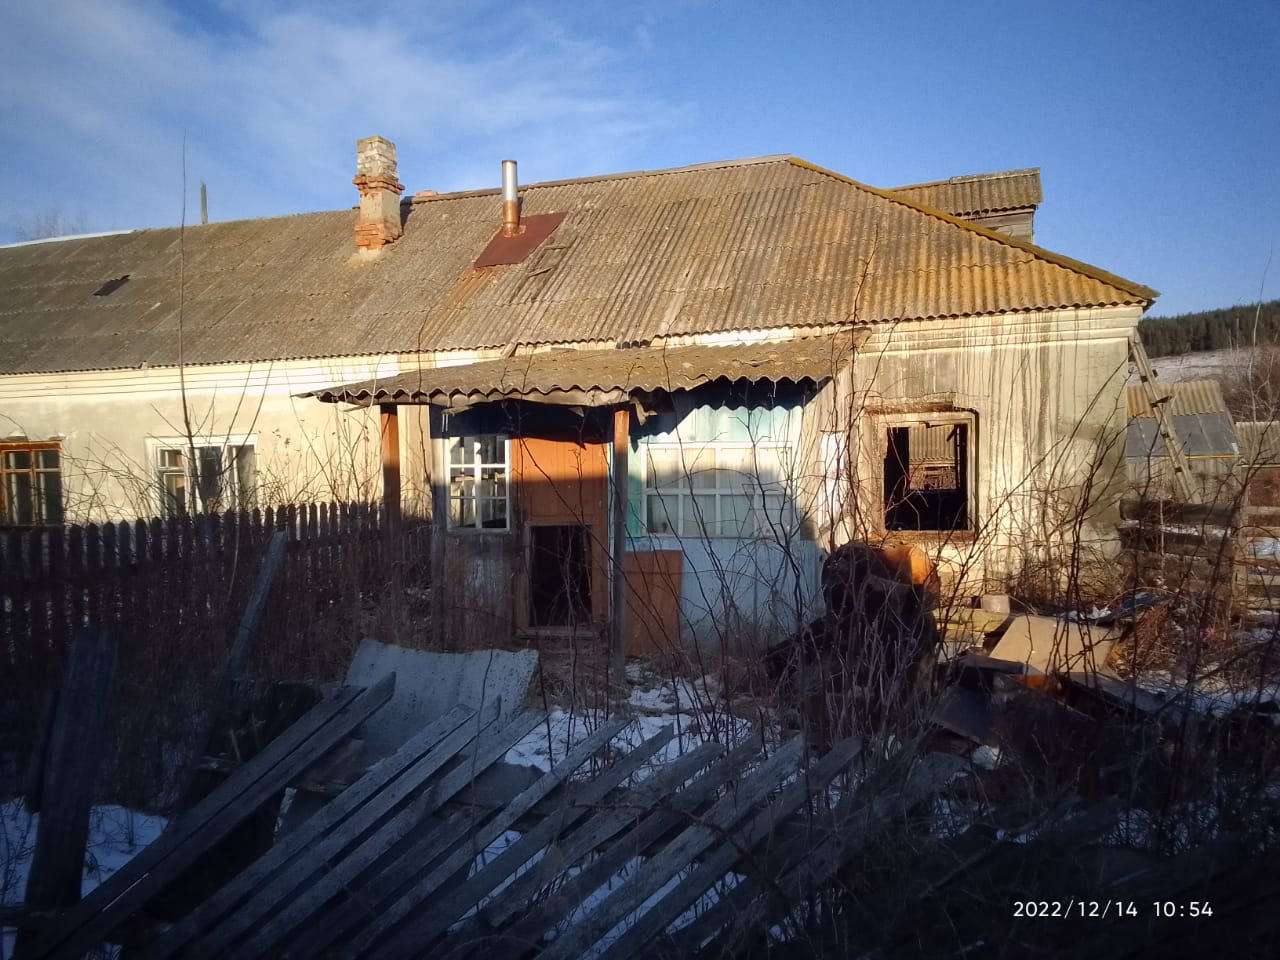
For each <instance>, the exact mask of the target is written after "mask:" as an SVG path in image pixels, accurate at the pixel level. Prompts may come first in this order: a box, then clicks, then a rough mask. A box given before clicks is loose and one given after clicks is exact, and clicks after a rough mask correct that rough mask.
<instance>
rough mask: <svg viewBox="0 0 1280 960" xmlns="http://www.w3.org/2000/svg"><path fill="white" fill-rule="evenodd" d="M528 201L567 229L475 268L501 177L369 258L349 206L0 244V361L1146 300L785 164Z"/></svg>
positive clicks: (436, 203)
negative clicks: (358, 251)
mask: <svg viewBox="0 0 1280 960" xmlns="http://www.w3.org/2000/svg"><path fill="white" fill-rule="evenodd" d="M522 197H523V211H524V214H525V215H526V216H536V215H539V214H550V213H563V214H564V215H565V218H564V221H563V223H562V224H561V225H560V227H559V228H558V229H557V230H556V231H555V233H554V234H553V235H552V236H551V237H550V238H549V239H548V240H547V241H546V242H545V243H544V244H542V245H541V246H540V247H539V248H538V250H536V251H534V252H533V254H532V255H531V256H530V257H529V258H528V259H527V260H525V261H524V262H523V263H517V264H510V265H505V266H495V267H489V268H485V269H477V268H475V267H474V265H473V264H474V261H475V259H476V257H477V256H478V255H479V254H480V252H481V251H482V250H483V249H484V247H485V245H486V244H487V243H488V242H489V240H490V239H491V238H492V236H493V233H494V230H495V229H496V228H497V225H498V224H499V223H500V222H501V200H500V197H499V194H498V191H496V190H495V191H484V192H473V193H465V194H453V195H444V196H438V197H431V198H424V199H422V200H420V201H415V202H414V203H412V204H411V205H408V206H406V208H405V209H406V212H407V214H408V216H407V220H406V223H405V234H404V236H403V237H402V238H401V239H399V240H397V241H396V242H395V243H393V244H392V245H390V246H389V247H387V248H386V249H385V250H384V251H383V252H382V253H381V254H380V255H379V256H377V257H374V258H361V257H357V256H355V255H354V254H355V248H354V243H353V225H354V217H355V215H354V213H353V212H351V211H338V212H334V213H317V214H308V215H303V216H295V217H282V218H275V219H269V220H253V221H240V222H232V223H215V224H209V225H205V226H199V227H188V228H187V229H186V230H185V232H183V233H181V234H180V232H179V231H178V230H176V229H165V230H144V231H138V232H136V233H130V234H123V235H116V236H108V237H97V238H84V239H78V240H65V241H60V242H50V243H39V244H30V245H26V246H16V247H10V248H4V249H0V292H2V295H0V373H25V372H55V371H67V370H90V369H108V368H126V367H141V366H143V365H148V366H171V365H174V364H176V363H178V360H179V358H178V349H177V341H178V338H177V335H176V334H177V330H178V322H179V317H180V316H181V321H182V329H183V346H184V351H183V359H184V360H185V362H187V363H196V364H203V363H218V362H227V361H261V360H278V359H293V358H304V357H337V356H361V355H373V354H394V353H414V352H420V351H428V352H429V351H446V350H459V349H486V348H498V347H506V346H510V345H513V344H515V345H518V344H554V343H574V344H583V343H600V344H602V345H606V344H607V345H613V344H620V345H642V344H646V343H652V342H655V341H660V340H661V339H662V338H664V337H675V336H686V335H702V334H714V333H721V332H734V331H752V330H768V329H777V328H780V327H793V328H805V327H810V328H814V327H824V326H830V325H838V324H846V323H847V324H856V323H874V322H881V321H893V320H912V319H922V318H931V317H953V316H969V315H979V314H991V313H1002V312H1009V311H1030V310H1047V309H1054V308H1060V307H1096V306H1106V305H1116V304H1146V303H1149V302H1150V301H1151V300H1152V299H1153V298H1154V296H1155V293H1154V291H1152V290H1149V289H1147V288H1146V287H1142V286H1140V285H1138V284H1134V283H1131V282H1130V281H1127V280H1123V279H1121V278H1119V277H1115V276H1112V275H1111V274H1108V273H1106V272H1105V271H1101V270H1098V269H1097V268H1094V267H1090V266H1087V265H1085V264H1082V263H1079V262H1077V261H1074V260H1070V259H1068V258H1065V257H1061V256H1058V255H1056V254H1053V253H1050V252H1048V251H1045V250H1042V249H1040V248H1038V247H1034V246H1032V245H1030V244H1027V243H1023V242H1021V241H1018V240H1014V239H1012V238H1009V237H1001V236H998V235H996V234H992V233H990V232H989V231H986V230H983V229H981V228H978V227H975V226H973V225H971V224H967V223H964V222H962V221H959V220H957V219H955V218H954V217H951V216H948V215H946V214H945V213H939V212H937V211H934V210H929V209H925V208H922V207H920V206H918V205H917V204H915V203H913V202H911V201H909V200H906V199H903V198H902V197H900V196H895V195H893V194H890V193H887V192H885V191H879V190H875V189H873V188H870V187H866V186H865V185H862V184H859V183H857V182H855V181H852V180H849V179H847V178H844V177H841V176H840V175H838V174H834V173H832V172H830V171H826V170H822V169H820V168H817V167H814V166H812V165H810V164H806V163H804V162H803V161H799V160H796V159H794V158H786V157H783V158H777V157H774V158H763V159H761V160H756V161H734V162H729V163H723V164H707V165H701V166H698V167H691V168H681V169H676V170H669V171H657V172H650V173H643V174H633V175H613V176H608V177H601V178H595V179H585V180H578V181H566V182H559V183H546V184H532V185H528V186H525V187H524V188H523V189H522ZM124 274H128V275H129V277H130V279H129V280H128V281H127V282H125V283H124V284H122V285H121V286H120V287H119V289H117V290H116V291H115V292H113V293H111V294H110V295H109V296H97V297H95V296H93V293H94V291H95V290H97V289H99V288H100V287H101V286H102V284H103V283H104V282H105V281H106V280H109V279H112V278H116V277H120V276H123V275H124ZM180 276H181V277H183V284H182V290H181V296H180V295H179V277H180ZM180 302H181V310H180V309H179V303H180Z"/></svg>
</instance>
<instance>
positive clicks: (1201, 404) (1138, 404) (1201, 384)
mask: <svg viewBox="0 0 1280 960" xmlns="http://www.w3.org/2000/svg"><path fill="white" fill-rule="evenodd" d="M1155 392H1156V396H1157V399H1158V400H1159V399H1160V398H1167V399H1163V400H1162V401H1161V402H1162V403H1163V405H1164V407H1165V410H1166V411H1167V412H1168V413H1170V414H1172V415H1173V416H1180V417H1181V416H1194V415H1196V414H1201V413H1227V412H1228V411H1227V401H1226V400H1224V399H1223V398H1222V384H1220V383H1219V382H1218V381H1217V380H1178V381H1171V382H1169V383H1157V384H1156V385H1155ZM1124 398H1125V406H1126V407H1127V408H1128V413H1129V416H1130V417H1154V414H1153V413H1152V412H1151V404H1150V403H1149V402H1148V401H1147V395H1146V392H1145V391H1144V390H1143V389H1142V384H1140V383H1130V384H1126V386H1125V392H1124Z"/></svg>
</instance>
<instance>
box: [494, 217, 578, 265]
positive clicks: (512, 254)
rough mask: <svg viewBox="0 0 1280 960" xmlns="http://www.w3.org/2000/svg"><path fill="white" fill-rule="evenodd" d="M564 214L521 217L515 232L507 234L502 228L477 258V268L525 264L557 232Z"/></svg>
mask: <svg viewBox="0 0 1280 960" xmlns="http://www.w3.org/2000/svg"><path fill="white" fill-rule="evenodd" d="M565 216H566V215H565V214H563V213H542V214H538V215H537V216H532V217H522V218H521V219H520V225H519V226H518V227H517V228H516V232H515V233H513V234H511V235H510V236H508V235H507V232H506V227H500V228H499V229H498V232H497V233H495V234H494V235H493V239H492V240H490V241H489V245H488V246H486V247H485V248H484V250H483V251H482V252H481V254H480V256H478V257H476V262H475V266H476V268H477V269H481V268H484V267H501V266H508V265H510V264H513V263H523V262H524V261H525V259H526V258H527V257H528V256H529V254H531V253H533V251H534V250H537V249H538V247H540V246H542V243H543V241H544V240H546V239H547V237H549V236H551V235H552V234H553V233H555V232H556V228H557V227H558V226H560V224H561V223H562V222H564V218H565Z"/></svg>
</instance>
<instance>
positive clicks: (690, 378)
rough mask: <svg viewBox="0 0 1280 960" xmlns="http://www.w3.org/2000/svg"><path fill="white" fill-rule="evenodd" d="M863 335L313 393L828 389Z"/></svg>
mask: <svg viewBox="0 0 1280 960" xmlns="http://www.w3.org/2000/svg"><path fill="white" fill-rule="evenodd" d="M863 336H865V333H864V332H859V333H856V334H855V333H853V332H842V333H839V334H835V335H831V336H824V337H811V338H808V339H803V340H784V341H773V342H768V343H750V344H741V343H739V344H729V345H724V346H707V345H698V346H684V347H641V348H636V349H626V350H548V351H544V352H542V353H533V354H526V355H522V356H513V357H505V358H503V359H500V360H482V361H479V362H476V363H468V364H462V365H459V366H452V367H428V368H424V369H420V370H415V371H413V372H411V373H402V374H399V375H397V376H394V377H388V378H385V379H381V380H366V381H364V382H362V383H350V384H344V385H341V386H335V387H328V388H325V389H323V390H313V391H310V392H309V393H304V394H302V395H301V396H304V397H316V398H318V399H320V400H323V401H324V402H326V403H341V402H346V403H354V404H358V405H361V406H369V405H372V404H382V403H392V404H433V405H435V406H440V407H453V408H457V407H469V406H473V405H475V404H477V403H486V402H491V401H495V400H515V399H522V400H533V401H536V402H539V403H553V404H567V405H572V406H589V407H594V406H605V405H609V404H615V403H625V402H628V401H629V400H630V399H631V398H633V397H635V396H638V395H640V396H642V395H652V394H656V393H661V392H665V393H673V392H675V391H677V390H691V389H693V388H694V387H699V386H702V385H703V384H706V383H711V382H713V381H716V380H727V381H731V382H732V381H738V380H748V381H752V382H756V381H771V382H775V383H783V382H790V383H796V384H799V383H804V382H809V383H813V384H818V383H821V382H823V381H825V380H827V379H829V378H830V377H831V376H832V375H834V374H835V373H836V372H837V371H838V370H839V369H840V368H841V367H843V366H844V365H845V364H847V363H849V362H850V361H851V360H852V359H853V349H854V346H855V343H856V341H857V339H858V338H860V337H863Z"/></svg>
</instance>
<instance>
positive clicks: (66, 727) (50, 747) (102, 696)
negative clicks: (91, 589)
mask: <svg viewBox="0 0 1280 960" xmlns="http://www.w3.org/2000/svg"><path fill="white" fill-rule="evenodd" d="M115 667H116V643H115V639H114V638H113V637H112V635H111V634H110V633H108V632H107V631H105V630H91V629H80V630H78V631H77V632H76V635H75V639H74V640H73V642H72V644H71V661H70V663H69V664H68V666H67V679H66V683H65V684H64V685H63V689H62V691H61V693H60V694H59V695H58V698H57V701H56V704H55V706H54V711H53V714H52V719H51V722H50V725H49V739H48V743H47V745H45V746H44V747H43V748H42V749H41V750H40V755H41V757H42V758H43V762H42V768H41V777H40V790H39V793H40V803H41V805H40V822H39V826H37V828H36V846H35V852H34V854H33V856H32V860H31V872H30V873H29V874H28V877H27V891H26V902H25V907H26V910H27V912H29V913H39V912H43V911H50V910H57V909H59V908H65V907H71V906H73V905H75V904H76V903H77V902H78V901H79V900H80V881H81V877H82V875H83V873H84V852H85V845H86V843H87V842H88V839H89V808H90V807H91V806H92V805H93V781H94V777H95V776H96V775H97V772H98V760H99V758H100V756H101V747H102V733H103V729H104V727H105V724H104V720H105V719H106V715H107V704H108V700H109V695H110V691H111V681H112V678H113V677H114V676H115ZM33 762H34V760H33ZM39 939H40V938H39V936H38V934H36V933H35V932H33V931H32V930H30V929H23V930H20V931H19V933H18V940H17V943H16V945H15V952H14V957H15V958H26V957H35V956H39V953H38V949H39Z"/></svg>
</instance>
